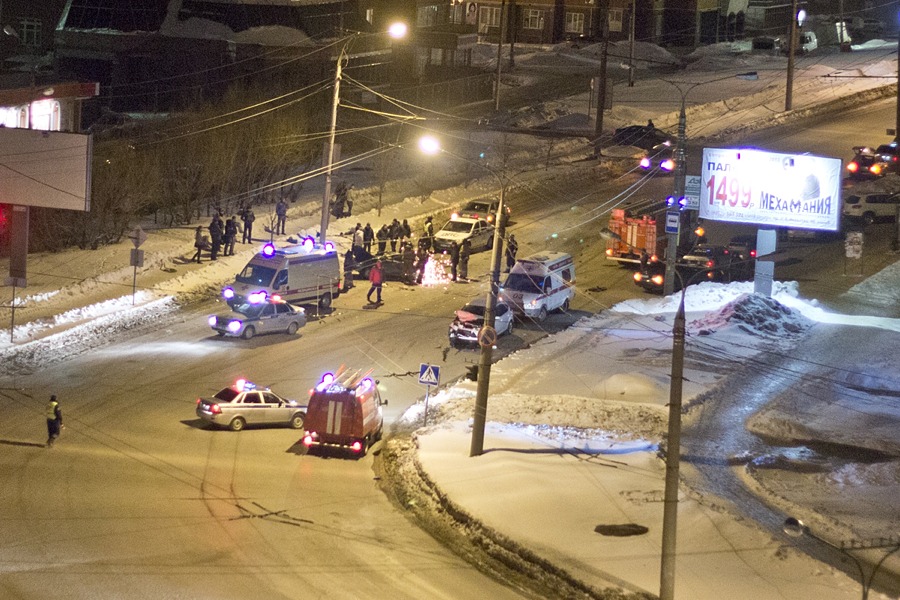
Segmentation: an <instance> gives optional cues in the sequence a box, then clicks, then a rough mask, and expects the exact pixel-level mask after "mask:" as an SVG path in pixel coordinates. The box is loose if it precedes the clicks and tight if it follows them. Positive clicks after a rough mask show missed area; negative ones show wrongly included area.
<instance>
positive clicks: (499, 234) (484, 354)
mask: <svg viewBox="0 0 900 600" xmlns="http://www.w3.org/2000/svg"><path fill="white" fill-rule="evenodd" d="M419 148H420V149H421V150H422V152H424V153H425V154H437V153H438V152H447V151H446V150H442V149H441V147H440V143H439V142H438V141H437V140H436V139H435V138H433V137H430V136H425V137H423V138H421V139H420V140H419ZM447 154H450V153H449V152H447ZM452 156H454V157H456V158H459V159H460V160H465V161H466V162H470V163H472V164H474V165H476V166H479V167H481V168H482V169H484V170H485V171H487V172H488V173H490V174H491V175H493V176H494V177H496V178H497V183H499V184H500V200H499V202H498V204H497V223H496V225H495V226H494V245H493V248H492V250H491V271H490V289H489V290H488V293H487V298H486V300H485V303H484V325H483V326H482V329H481V332H479V335H478V339H479V343H480V345H481V357H480V359H479V361H478V388H477V390H476V392H475V412H474V415H473V419H472V444H471V447H470V449H469V456H480V455H481V454H483V453H484V429H485V425H486V422H487V402H488V390H489V388H490V382H491V361H492V358H493V347H492V344H491V343H489V342H482V333H483V332H485V331H488V330H492V329H494V318H495V314H494V313H495V308H496V306H497V295H498V293H499V291H500V258H501V256H502V254H503V234H504V231H503V229H504V225H503V219H502V218H501V216H500V215H503V214H505V211H506V205H505V204H504V195H505V190H506V182H505V181H504V180H503V178H502V177H501V176H500V174H499V173H497V172H496V171H494V170H493V169H490V168H488V167H486V166H485V165H482V164H480V163H475V162H474V161H470V160H468V159H466V158H463V157H461V156H456V155H455V154H452Z"/></svg>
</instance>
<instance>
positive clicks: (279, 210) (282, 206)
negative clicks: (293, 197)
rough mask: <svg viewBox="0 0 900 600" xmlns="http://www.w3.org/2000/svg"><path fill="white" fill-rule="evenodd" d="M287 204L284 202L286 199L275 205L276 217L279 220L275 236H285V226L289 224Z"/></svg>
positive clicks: (276, 223) (276, 224) (276, 222)
mask: <svg viewBox="0 0 900 600" xmlns="http://www.w3.org/2000/svg"><path fill="white" fill-rule="evenodd" d="M287 208H288V207H287V202H285V201H284V198H281V199H280V200H278V203H277V204H275V217H277V220H276V221H275V235H284V230H285V225H286V223H287Z"/></svg>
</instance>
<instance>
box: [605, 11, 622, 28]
mask: <svg viewBox="0 0 900 600" xmlns="http://www.w3.org/2000/svg"><path fill="white" fill-rule="evenodd" d="M623 13H624V11H623V10H622V9H621V8H611V9H609V13H608V14H609V30H610V31H616V32H618V31H622V20H623V18H624V15H623Z"/></svg>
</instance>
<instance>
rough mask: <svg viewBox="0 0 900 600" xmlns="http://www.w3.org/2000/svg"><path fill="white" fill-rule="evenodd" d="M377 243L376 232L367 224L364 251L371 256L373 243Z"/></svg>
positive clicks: (364, 235) (364, 228) (364, 233)
mask: <svg viewBox="0 0 900 600" xmlns="http://www.w3.org/2000/svg"><path fill="white" fill-rule="evenodd" d="M374 241H375V230H373V229H372V224H371V223H366V226H365V227H363V249H365V251H366V252H368V253H369V254H371V253H372V242H374Z"/></svg>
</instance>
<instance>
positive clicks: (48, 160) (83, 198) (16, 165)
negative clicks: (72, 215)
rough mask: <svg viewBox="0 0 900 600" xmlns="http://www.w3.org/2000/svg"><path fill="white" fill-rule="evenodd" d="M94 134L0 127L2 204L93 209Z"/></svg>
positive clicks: (0, 188) (0, 200) (82, 209)
mask: <svg viewBox="0 0 900 600" xmlns="http://www.w3.org/2000/svg"><path fill="white" fill-rule="evenodd" d="M90 165H91V136H89V135H82V134H79V133H63V132H60V131H39V130H37V129H13V128H7V127H0V204H18V205H21V206H43V207H46V208H62V209H67V210H81V211H87V210H90V205H91V200H90V199H91V192H90V191H91V178H90Z"/></svg>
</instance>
